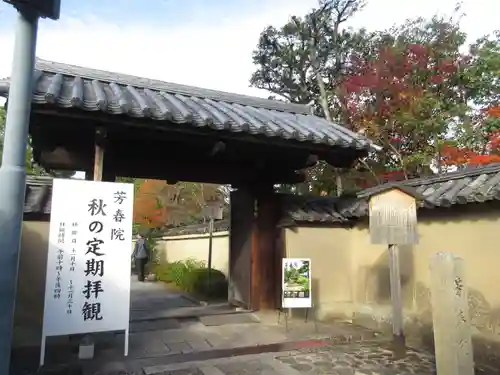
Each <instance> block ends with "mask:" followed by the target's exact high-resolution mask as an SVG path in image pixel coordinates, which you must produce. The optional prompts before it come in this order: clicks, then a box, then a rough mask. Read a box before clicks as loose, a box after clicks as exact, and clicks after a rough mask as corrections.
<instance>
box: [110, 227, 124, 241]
mask: <svg viewBox="0 0 500 375" xmlns="http://www.w3.org/2000/svg"><path fill="white" fill-rule="evenodd" d="M111 240H118V241H125V231H124V230H123V229H121V228H120V229H111Z"/></svg>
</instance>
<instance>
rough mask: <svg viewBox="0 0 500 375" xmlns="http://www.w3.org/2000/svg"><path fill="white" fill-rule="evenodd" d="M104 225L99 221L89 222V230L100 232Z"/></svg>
mask: <svg viewBox="0 0 500 375" xmlns="http://www.w3.org/2000/svg"><path fill="white" fill-rule="evenodd" d="M103 228H104V225H103V224H102V223H101V222H100V221H93V222H91V223H90V224H89V231H91V232H92V233H101V232H102V229H103Z"/></svg>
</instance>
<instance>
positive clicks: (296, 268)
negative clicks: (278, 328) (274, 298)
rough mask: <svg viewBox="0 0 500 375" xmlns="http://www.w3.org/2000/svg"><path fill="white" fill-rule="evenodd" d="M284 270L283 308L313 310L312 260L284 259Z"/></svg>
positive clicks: (282, 286) (282, 284) (282, 285)
mask: <svg viewBox="0 0 500 375" xmlns="http://www.w3.org/2000/svg"><path fill="white" fill-rule="evenodd" d="M282 268H283V271H282V283H281V290H282V293H281V295H282V303H281V305H282V307H283V308H286V309H293V308H302V309H306V308H312V298H311V259H303V258H300V259H299V258H284V259H283V267H282Z"/></svg>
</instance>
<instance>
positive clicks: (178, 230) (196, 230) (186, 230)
mask: <svg viewBox="0 0 500 375" xmlns="http://www.w3.org/2000/svg"><path fill="white" fill-rule="evenodd" d="M229 225H230V224H229V220H227V219H224V220H215V221H214V233H217V232H225V231H229ZM207 233H208V222H207V223H201V224H191V225H183V226H179V227H175V228H170V229H168V230H166V231H165V232H163V235H164V236H183V235H188V234H207Z"/></svg>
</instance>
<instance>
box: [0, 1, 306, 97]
mask: <svg viewBox="0 0 500 375" xmlns="http://www.w3.org/2000/svg"><path fill="white" fill-rule="evenodd" d="M270 3H271V5H273V6H268V7H266V8H265V12H262V13H260V14H249V15H245V14H243V15H241V17H240V18H237V19H235V18H230V19H222V20H206V21H205V22H204V23H203V24H202V23H194V22H193V23H190V24H186V25H182V26H174V27H170V26H169V24H168V17H167V18H166V20H165V25H164V26H162V27H151V26H148V24H147V20H140V21H138V23H137V24H132V25H130V26H128V27H123V28H120V27H119V26H117V25H114V24H110V23H109V22H106V20H102V19H99V18H97V17H92V18H88V19H85V20H81V19H75V18H67V17H66V18H62V19H61V20H60V21H58V22H49V21H45V22H43V23H42V24H41V26H40V31H39V38H38V48H37V55H38V56H39V57H40V58H43V59H47V60H54V61H58V62H63V63H70V64H75V65H81V66H87V67H92V68H97V69H103V70H109V71H116V72H121V73H127V74H132V75H137V76H143V77H147V78H155V79H161V80H165V81H169V82H175V83H182V84H186V85H195V86H201V87H206V88H212V89H219V90H224V91H230V92H237V93H242V94H250V95H260V96H266V95H267V94H266V93H263V92H260V91H259V90H256V89H251V88H249V87H248V85H249V83H248V81H249V78H250V74H251V72H252V70H253V67H252V50H253V48H254V47H255V46H256V44H257V41H258V36H259V33H260V32H261V31H262V29H263V28H264V27H265V26H267V25H268V24H280V23H284V22H285V21H286V20H287V19H288V17H289V15H290V14H294V13H298V14H301V13H304V12H306V11H307V10H308V9H309V8H311V7H312V6H313V5H314V4H315V0H292V1H290V0H275V1H272V2H270ZM284 4H287V6H282V5H284ZM308 4H309V5H308ZM139 22H140V23H139ZM0 45H1V46H2V50H3V51H4V52H5V55H4V56H3V57H5V58H2V59H1V60H0V76H8V75H9V74H10V64H11V54H10V53H9V52H10V51H12V46H13V35H11V34H9V35H1V34H0Z"/></svg>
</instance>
